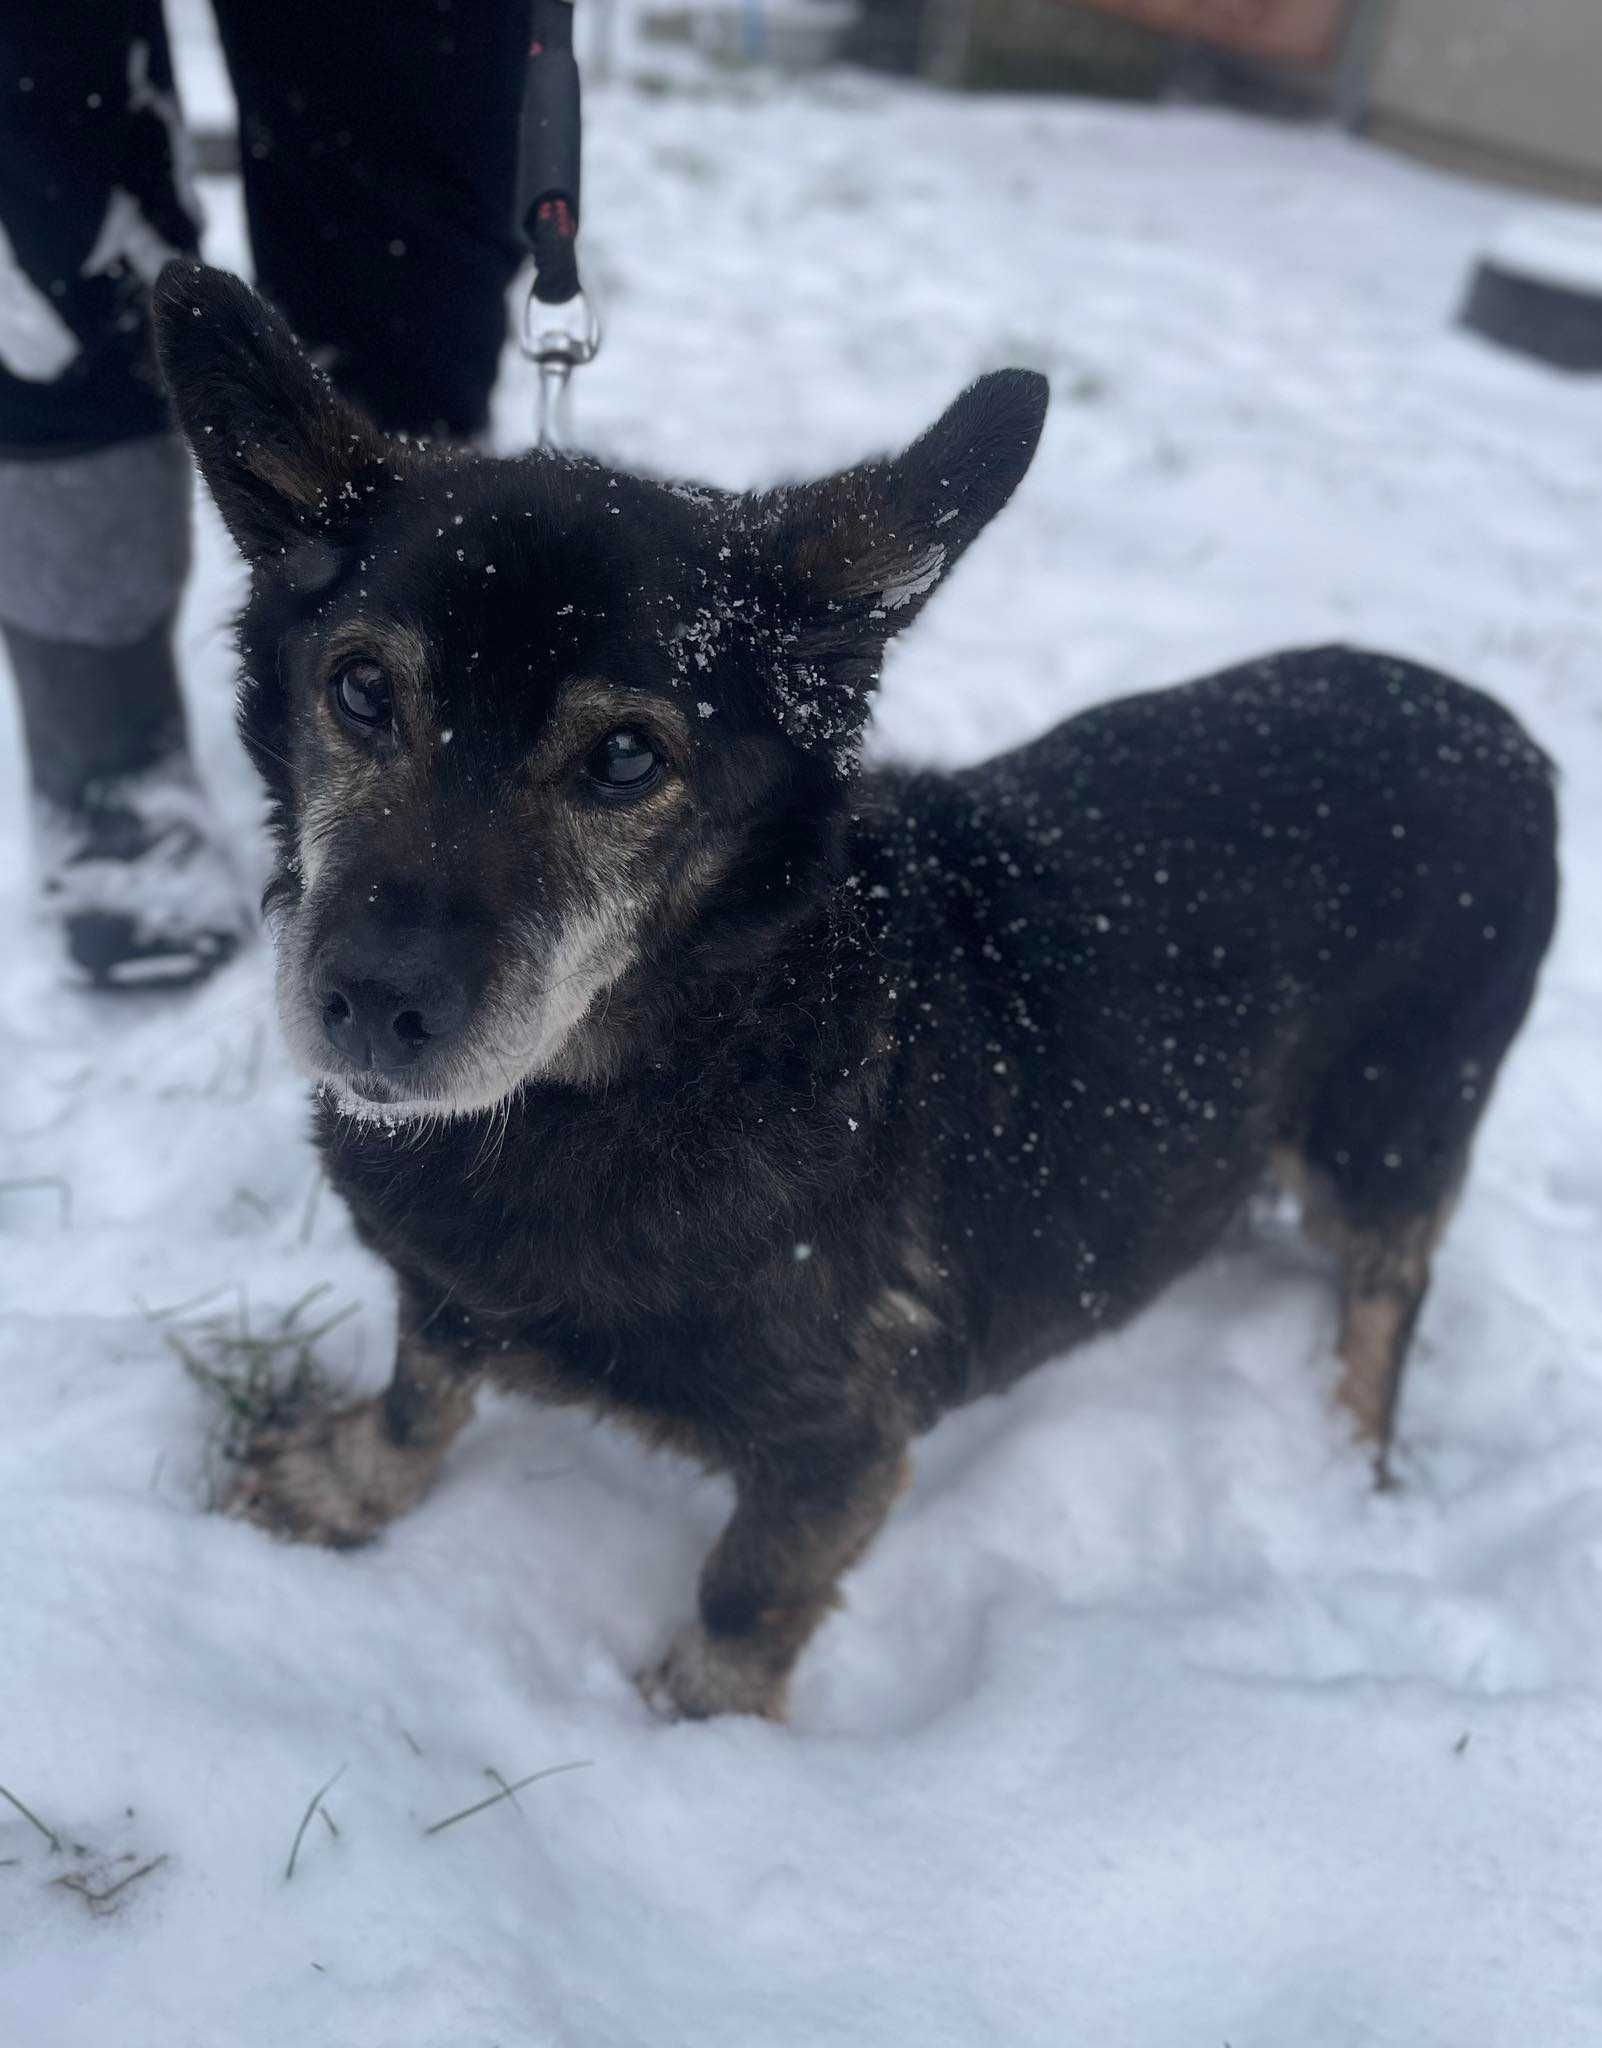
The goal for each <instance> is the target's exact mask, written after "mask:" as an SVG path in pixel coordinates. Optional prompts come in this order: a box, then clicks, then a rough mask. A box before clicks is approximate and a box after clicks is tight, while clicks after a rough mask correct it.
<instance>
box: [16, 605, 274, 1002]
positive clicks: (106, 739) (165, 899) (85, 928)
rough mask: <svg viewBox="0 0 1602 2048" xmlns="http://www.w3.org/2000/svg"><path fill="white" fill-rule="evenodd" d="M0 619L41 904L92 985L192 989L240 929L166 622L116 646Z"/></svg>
mask: <svg viewBox="0 0 1602 2048" xmlns="http://www.w3.org/2000/svg"><path fill="white" fill-rule="evenodd" d="M0 631H3V635H4V639H5V644H6V651H7V653H8V654H9V655H10V657H11V666H12V670H13V673H14V674H15V677H16V683H17V694H18V697H19V699H20V702H21V707H22V719H23V729H24V732H25V734H26V737H27V743H28V759H29V767H30V771H31V774H32V778H33V786H34V791H35V797H36V816H37V825H38V841H39V849H38V850H39V859H40V866H41V871H42V876H43V883H44V895H45V902H46V906H47V908H48V909H49V910H50V911H51V912H52V913H53V914H54V915H55V916H57V917H59V918H60V920H61V923H62V926H63V931H64V935H65V939H66V945H67V951H68V954H69V956H70V958H71V960H72V962H73V963H74V965H75V966H76V967H77V968H78V969H80V970H81V972H82V974H83V975H84V976H85V978H86V979H87V980H88V982H89V983H90V984H91V985H92V986H93V987H95V988H100V989H110V990H132V991H138V992H151V991H171V990H177V989H183V988H189V987H192V986H193V985H194V984H195V983H196V982H199V981H203V980H204V979H205V978H206V976H207V975H208V974H211V973H212V972H213V971H214V970H215V969H216V968H218V967H220V966H221V965H222V964H223V963H224V961H226V960H228V959H230V958H231V957H232V955H233V954H234V953H235V952H236V951H237V949H238V946H239V942H240V940H241V939H242V938H243V937H244V936H245V934H246V932H247V931H248V930H249V928H250V919H249V916H248V914H247V912H246V910H245V902H244V892H243V890H242V888H241V885H240V882H239V878H238V877H237V875H236V874H235V873H234V871H233V867H232V864H231V863H230V862H229V860H228V858H227V855H226V854H225V852H224V851H223V849H222V846H221V844H220V842H219V839H218V835H217V831H216V826H215V822H214V820H213V819H212V818H211V816H210V813H209V811H208V808H207V805H206V802H205V799H204V797H203V796H202V794H201V791H200V787H199V785H198V783H197V782H196V780H195V774H194V769H193V767H192V766H191V764H190V760H189V754H188V750H187V748H186V745H185V742H184V722H183V709H182V701H181V699H180V697H179V694H178V682H177V676H176V673H175V671H174V666H173V658H172V622H171V620H170V619H167V620H163V621H162V622H161V624H159V625H158V626H157V627H155V628H154V629H153V630H152V631H151V632H149V633H147V634H146V635H145V636H144V638H143V639H141V640H137V641H134V642H133V643H132V644H130V645H128V646H123V647H96V646H87V645H82V644H79V643H77V642H74V641H69V640H46V639H41V638H39V637H38V636H36V635H35V634H32V633H29V632H26V631H25V630H24V629H23V628H21V627H20V626H14V625H7V626H4V627H3V628H0Z"/></svg>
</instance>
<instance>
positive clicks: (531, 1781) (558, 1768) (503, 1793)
mask: <svg viewBox="0 0 1602 2048" xmlns="http://www.w3.org/2000/svg"><path fill="white" fill-rule="evenodd" d="M593 1763H594V1758H593V1757H587V1756H586V1757H580V1758H579V1760H578V1761H577V1762H576V1763H571V1764H547V1765H546V1767H545V1769H544V1770H543V1771H530V1772H529V1774H528V1776H527V1777H526V1778H519V1779H518V1780H517V1781H516V1782H515V1783H514V1784H511V1785H508V1784H507V1783H506V1781H505V1780H504V1779H500V1784H501V1789H500V1791H499V1792H492V1793H491V1794H490V1796H489V1797H488V1799H480V1800H479V1801H478V1802H477V1804H476V1805H473V1806H464V1807H463V1808H462V1810H461V1812H460V1813H448V1814H446V1816H445V1818H444V1819H443V1820H437V1821H435V1822H434V1823H433V1824H432V1826H430V1827H426V1828H424V1830H423V1833H424V1834H425V1835H440V1834H443V1833H444V1832H445V1830H446V1829H447V1828H453V1827H455V1825H456V1823H457V1822H458V1821H459V1820H471V1819H472V1817H473V1815H474V1814H475V1813H483V1812H484V1811H485V1809H486V1808H487V1807H491V1806H499V1805H500V1803H501V1801H502V1800H503V1799H510V1798H511V1797H512V1795H513V1794H514V1793H517V1792H521V1791H522V1789H523V1787H524V1786H525V1785H536V1784H538V1783H539V1781H540V1779H541V1778H555V1777H558V1776H560V1774H561V1773H562V1772H563V1771H587V1770H589V1769H590V1768H591V1767H592V1765H593ZM491 1775H492V1776H494V1777H497V1778H499V1775H500V1774H499V1773H498V1772H492V1773H491Z"/></svg>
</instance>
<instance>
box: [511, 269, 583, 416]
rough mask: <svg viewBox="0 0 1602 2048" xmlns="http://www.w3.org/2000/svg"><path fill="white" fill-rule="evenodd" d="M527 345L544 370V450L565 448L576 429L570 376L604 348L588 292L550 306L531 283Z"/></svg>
mask: <svg viewBox="0 0 1602 2048" xmlns="http://www.w3.org/2000/svg"><path fill="white" fill-rule="evenodd" d="M521 346H522V351H523V354H524V355H525V356H526V357H527V358H528V360H529V361H530V362H531V363H533V364H534V365H535V366H536V367H537V368H538V370H539V373H540V389H539V399H538V403H537V409H536V412H535V425H534V438H535V443H536V445H537V446H538V447H541V448H554V449H557V450H560V449H564V448H566V447H567V445H568V438H569V433H570V430H571V421H570V419H569V405H568V379H569V377H571V375H572V374H573V372H574V370H576V369H580V368H582V366H583V365H584V364H585V363H588V362H591V361H593V360H594V358H595V355H596V352H597V351H598V350H599V348H600V346H601V322H600V318H599V316H598V315H597V313H596V311H595V308H594V307H593V306H592V305H591V304H590V302H589V299H588V298H587V297H586V296H585V294H584V293H583V292H582V291H579V292H576V293H575V294H574V295H573V297H572V298H570V299H564V300H563V302H562V303H561V304H560V305H557V306H550V305H547V304H546V303H545V301H544V300H543V299H541V298H538V297H537V296H536V295H535V292H534V290H533V288H532V287H530V289H529V295H528V303H527V304H526V305H525V306H524V308H523V332H522V337H521Z"/></svg>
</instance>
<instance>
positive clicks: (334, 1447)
mask: <svg viewBox="0 0 1602 2048" xmlns="http://www.w3.org/2000/svg"><path fill="white" fill-rule="evenodd" d="M406 1309H407V1304H406V1303H404V1302H403V1305H402V1332H401V1337H400V1341H399V1344H398V1345H397V1347H396V1357H395V1372H394V1376H393V1378H392V1379H391V1381H390V1384H389V1386H388V1388H387V1389H386V1390H385V1392H384V1393H382V1394H379V1395H377V1396H375V1397H374V1398H373V1399H371V1400H367V1401H359V1402H357V1403H356V1404H355V1405H354V1406H353V1407H349V1408H340V1409H319V1410H313V1411H312V1412H310V1413H308V1414H307V1415H305V1416H304V1417H302V1418H299V1419H297V1420H296V1421H294V1422H292V1423H290V1424H288V1425H287V1426H284V1427H279V1428H275V1429H270V1430H264V1431H263V1432H261V1434H260V1435H258V1436H257V1438H256V1439H255V1441H254V1442H253V1443H252V1444H251V1445H250V1447H249V1449H248V1451H247V1452H246V1454H245V1458H244V1460H243V1469H242V1471H241V1472H240V1475H239V1479H238V1482H237V1484H236V1485H235V1487H234V1490H233V1492H232V1494H231V1495H230V1496H229V1498H228V1499H227V1501H226V1502H225V1504H224V1505H225V1507H226V1510H227V1512H228V1513H230V1514H234V1515H239V1516H242V1517H244V1518H245V1519H246V1520H248V1521H252V1522H255V1523H258V1524H259V1525H260V1526H261V1527H262V1528H264V1529H268V1530H270V1531H271V1532H272V1533H273V1534H274V1535H278V1536H289V1537H293V1538H295V1539H296V1540H297V1541H299V1542H303V1543H326V1544H329V1545H331V1546H333V1547H334V1548H335V1549H346V1548H349V1547H351V1546H353V1545H355V1544H358V1543H366V1542H368V1541H369V1540H370V1539H371V1538H372V1537H374V1536H376V1535H377V1534H378V1532H379V1530H380V1529H382V1528H384V1527H385V1526H386V1524H388V1523H390V1522H392V1521H394V1520H395V1518H396V1516H397V1515H402V1514H404V1513H405V1512H406V1510H407V1509H408V1508H411V1507H415V1506H416V1504H417V1503H418V1501H420V1500H421V1499H422V1497H423V1495H424V1494H425V1493H426V1492H427V1491H428V1489H429V1487H430V1486H431V1485H432V1484H433V1481H434V1478H435V1476H436V1474H437V1473H438V1471H439V1468H440V1464H441V1462H442V1461H443V1459H444V1456H445V1453H446V1451H447V1450H449V1448H450V1446H451V1444H452V1443H453V1442H454V1441H455V1439H456V1437H457V1436H458V1435H459V1434H460V1432H461V1430H462V1428H463V1427H464V1425H465V1424H466V1423H467V1422H468V1420H469V1419H470V1417H471V1416H472V1413H473V1403H474V1398H475V1396H476V1394H477V1391H478V1385H479V1379H480V1374H479V1371H478V1368H477V1366H476V1364H475V1363H474V1361H473V1359H472V1357H471V1354H470V1353H466V1352H464V1350H463V1348H462V1346H461V1345H460V1344H459V1343H457V1342H454V1341H452V1340H451V1339H450V1338H449V1337H447V1336H445V1335H444V1334H442V1333H441V1332H440V1331H439V1330H438V1328H437V1327H436V1326H435V1324H433V1323H431V1322H430V1321H428V1320H425V1319H421V1318H418V1317H416V1316H415V1315H413V1316H409V1315H408V1314H407V1313H406Z"/></svg>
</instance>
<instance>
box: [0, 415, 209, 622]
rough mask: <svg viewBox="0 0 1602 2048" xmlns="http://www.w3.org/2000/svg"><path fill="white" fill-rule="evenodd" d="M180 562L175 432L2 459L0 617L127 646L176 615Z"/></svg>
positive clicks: (182, 502)
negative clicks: (76, 451)
mask: <svg viewBox="0 0 1602 2048" xmlns="http://www.w3.org/2000/svg"><path fill="white" fill-rule="evenodd" d="M188 568H189V460H188V457H187V456H186V455H185V453H184V450H183V444H182V443H181V442H180V441H179V439H178V437H177V436H176V435H175V434H155V435H152V436H150V437H149V438H148V439H146V440H142V441H119V442H118V443H116V445H115V446H113V447H110V448H97V449H95V450H93V451H92V452H91V453H89V454H87V455H64V456H59V457H45V458H43V459H40V460H32V461H26V462H24V461H17V460H15V459H7V458H0V622H3V623H4V624H6V625H12V626H21V627H22V628H23V630H24V631H25V632H29V633H32V634H35V635H36V636H37V637H38V638H39V639H41V640H68V641H73V642H76V643H77V644H78V645H80V646H87V647H125V646H127V645H128V644H129V643H130V642H132V641H135V640H139V639H142V638H143V636H144V635H145V634H146V633H148V632H149V631H150V630H151V628H152V627H153V626H155V625H156V623H157V622H158V621H159V620H161V619H163V618H165V617H166V616H167V615H168V614H169V613H170V612H172V610H173V609H174V607H175V606H176V605H177V602H178V598H179V595H180V593H181V591H182V589H183V582H184V577H185V574H186V573H187V571H188Z"/></svg>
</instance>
